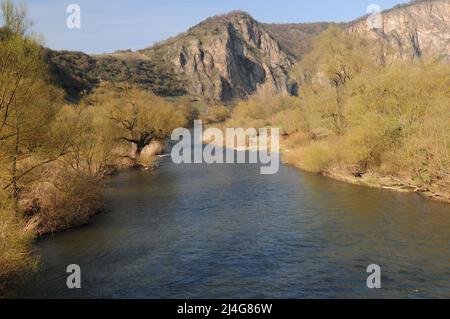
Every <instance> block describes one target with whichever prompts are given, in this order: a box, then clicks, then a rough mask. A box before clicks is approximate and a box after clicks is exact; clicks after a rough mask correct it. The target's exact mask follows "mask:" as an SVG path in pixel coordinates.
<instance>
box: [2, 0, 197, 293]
mask: <svg viewBox="0 0 450 319" xmlns="http://www.w3.org/2000/svg"><path fill="white" fill-rule="evenodd" d="M2 12H3V21H4V26H3V27H2V28H1V29H0V70H1V72H0V95H1V99H0V172H1V174H0V176H1V177H0V186H1V189H0V295H1V291H5V289H6V286H7V285H8V283H11V282H13V281H14V280H15V279H18V278H22V277H23V274H24V273H27V272H31V271H33V270H34V269H36V267H37V265H38V256H37V255H36V254H34V253H33V250H32V240H33V238H35V237H36V236H39V235H41V234H45V233H49V232H55V231H60V230H63V229H66V228H69V227H73V226H77V225H80V224H83V223H85V222H87V220H88V218H89V217H90V216H91V215H92V214H94V213H95V212H97V211H98V210H99V209H100V208H101V207H102V192H101V191H102V182H103V180H104V177H105V176H107V175H109V174H111V173H112V172H114V171H115V170H117V169H119V168H121V167H129V166H146V167H149V166H151V165H152V162H153V156H152V155H154V154H155V153H156V152H157V151H158V150H157V149H158V148H160V147H161V141H163V140H164V139H165V138H166V137H167V136H168V135H170V133H171V131H172V130H173V129H174V128H176V127H180V126H185V125H187V124H188V123H187V122H188V120H189V117H190V116H192V114H195V112H194V111H193V108H192V106H191V105H190V104H189V103H188V102H189V100H184V101H180V102H177V103H173V102H169V101H167V100H165V99H164V98H162V97H159V96H156V95H154V94H153V93H151V92H149V91H146V90H143V89H140V88H137V87H134V86H130V85H128V84H126V83H115V84H110V83H107V82H103V83H101V84H100V85H99V86H98V87H97V88H96V89H94V90H93V92H92V93H91V94H90V95H88V96H84V97H83V98H81V99H80V101H79V103H77V104H73V103H72V104H70V103H69V102H67V101H68V100H69V99H68V98H67V96H66V95H65V92H64V91H63V90H62V89H60V88H58V87H57V86H56V83H55V82H54V79H53V78H52V76H51V74H50V72H49V67H48V64H47V62H46V60H45V58H44V57H45V49H44V48H43V46H42V45H41V42H40V40H39V37H37V36H35V35H32V34H30V33H29V32H27V29H28V26H29V25H30V23H29V22H28V20H27V19H26V9H25V7H15V6H14V5H13V4H12V2H11V1H4V2H3V3H2Z"/></svg>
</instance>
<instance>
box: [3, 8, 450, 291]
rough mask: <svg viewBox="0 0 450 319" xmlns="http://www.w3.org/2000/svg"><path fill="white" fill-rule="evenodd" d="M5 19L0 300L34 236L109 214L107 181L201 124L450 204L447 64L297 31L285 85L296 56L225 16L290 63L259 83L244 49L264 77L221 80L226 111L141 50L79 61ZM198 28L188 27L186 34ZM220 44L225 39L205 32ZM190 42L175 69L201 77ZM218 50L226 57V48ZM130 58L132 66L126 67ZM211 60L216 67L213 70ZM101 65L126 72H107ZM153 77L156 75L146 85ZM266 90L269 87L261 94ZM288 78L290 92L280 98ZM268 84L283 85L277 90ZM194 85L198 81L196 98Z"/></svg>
mask: <svg viewBox="0 0 450 319" xmlns="http://www.w3.org/2000/svg"><path fill="white" fill-rule="evenodd" d="M2 11H3V21H4V26H3V27H2V28H1V29H0V172H1V174H0V187H1V188H0V296H1V291H2V290H3V291H5V289H6V288H7V287H6V286H7V285H8V284H10V283H11V282H14V280H16V279H19V278H22V277H23V274H24V273H27V272H32V271H33V270H35V269H36V268H37V267H38V261H39V258H38V256H37V255H36V254H35V253H33V245H32V242H33V239H34V238H36V237H37V236H40V235H42V234H45V233H49V232H55V231H60V230H64V229H67V228H69V227H74V226H77V225H80V224H83V223H86V222H87V221H88V219H89V217H90V216H91V215H92V214H94V213H95V212H97V211H98V210H99V209H101V207H102V205H103V203H102V201H103V200H102V184H103V181H104V178H105V177H106V176H108V175H110V174H111V173H113V172H115V171H116V170H118V169H120V168H122V167H132V166H133V167H151V166H152V165H153V161H154V157H153V156H152V155H153V154H155V153H156V152H157V151H158V149H159V148H161V147H162V146H161V144H162V142H163V141H164V139H165V138H166V137H167V136H169V135H170V132H171V131H172V130H173V129H174V128H176V127H180V126H190V125H191V124H192V123H193V120H194V119H197V118H200V119H202V120H203V121H204V123H205V124H214V125H217V123H222V122H224V124H223V125H224V126H227V127H243V128H246V127H255V128H262V127H279V128H280V133H282V135H283V143H282V146H284V159H285V160H286V161H287V162H288V163H291V164H293V165H296V166H298V167H300V168H302V169H304V170H307V171H311V172H316V173H322V174H325V175H330V176H332V177H335V178H339V179H343V180H346V181H350V182H354V183H364V184H366V185H371V186H374V187H390V188H397V189H406V190H416V191H419V192H422V193H424V194H427V195H429V196H431V197H434V198H436V199H441V200H450V195H449V189H450V116H449V115H450V91H449V88H450V66H449V65H448V64H445V63H441V62H440V61H439V60H438V59H435V60H431V59H430V58H428V59H416V60H414V61H406V60H403V61H401V60H398V59H395V58H394V56H395V52H392V54H391V52H389V49H387V48H385V47H383V46H382V45H381V44H380V42H379V41H375V40H372V39H369V38H366V36H365V35H364V33H349V32H346V31H345V30H344V29H343V28H341V27H340V26H339V25H333V24H320V25H317V26H314V25H313V26H301V27H300V26H299V27H298V28H299V30H300V31H301V32H304V33H306V35H305V34H303V33H301V34H300V36H301V38H302V39H303V38H306V39H307V40H308V41H307V43H306V44H301V45H300V44H298V46H296V47H294V48H292V52H295V53H296V56H297V57H301V60H300V61H299V62H298V63H296V65H295V67H294V68H293V69H292V70H291V71H290V74H289V76H290V80H289V81H288V80H287V79H286V78H285V75H286V74H285V73H287V70H288V69H289V68H290V67H291V65H293V63H291V58H290V57H289V56H288V55H287V54H286V53H284V52H282V51H281V49H280V48H279V47H278V46H277V45H276V42H275V41H274V40H273V39H272V38H269V35H266V33H265V31H264V30H263V29H262V28H260V26H259V25H258V24H257V22H256V21H254V20H253V19H250V18H249V17H248V16H247V15H245V14H243V13H235V14H233V15H231V16H226V17H219V18H216V19H213V20H210V21H209V23H207V26H210V25H211V26H214V28H212V30H213V32H216V31H217V30H218V31H217V32H219V31H220V30H221V28H216V24H217V25H219V26H220V23H221V22H222V20H225V22H227V21H228V22H230V21H231V22H232V23H234V24H235V25H236V26H238V25H240V22H241V20H240V19H243V20H242V21H247V22H248V23H247V24H246V25H247V26H249V30H259V31H260V32H253V33H255V34H256V33H257V34H260V35H261V36H262V37H263V38H264V39H265V41H267V43H269V44H273V45H270V46H268V47H270V48H272V49H273V52H272V53H273V54H274V55H275V56H277V57H278V58H279V60H280V61H281V62H280V65H285V66H286V67H285V68H281V69H282V71H283V72H281V71H280V72H278V75H277V76H276V77H275V78H274V80H272V81H271V80H270V78H269V77H267V76H266V75H267V74H266V75H264V77H263V76H262V75H263V73H264V72H262V70H263V69H264V68H265V67H266V63H265V62H264V63H262V62H261V63H260V66H258V65H259V64H258V65H254V64H252V63H249V61H253V60H251V59H252V58H254V56H258V57H260V56H264V54H262V53H264V52H263V51H262V50H263V48H262V47H261V48H260V47H259V46H257V47H256V49H257V50H256V49H254V48H253V47H254V44H252V42H251V41H250V42H249V43H247V44H248V45H249V48H253V49H252V50H253V51H255V50H256V51H255V52H256V53H255V52H253V51H252V50H247V51H248V52H250V53H251V54H250V53H249V54H248V57H247V58H248V59H247V58H245V59H244V60H243V61H241V62H242V63H244V62H245V63H244V64H245V65H249V67H250V66H251V68H250V69H251V70H250V71H252V70H253V73H255V74H256V75H258V81H257V82H255V83H251V85H250V87H245V86H244V87H243V88H239V83H241V82H242V83H244V84H245V83H247V81H241V77H245V76H246V74H253V73H252V72H246V73H245V72H244V73H243V74H240V73H239V74H238V75H239V76H237V80H236V79H234V80H233V77H229V78H230V79H229V80H230V81H231V82H233V81H234V82H235V83H234V82H233V83H234V84H236V83H237V84H236V86H233V90H237V93H236V92H234V93H233V90H231V87H230V88H228V89H227V87H228V86H227V85H228V84H227V85H225V86H224V88H225V89H227V90H225V91H226V92H228V93H230V92H232V93H233V94H231V93H230V94H228V93H227V94H223V92H219V91H217V92H216V91H214V90H209V91H208V90H205V91H204V92H203V90H200V91H202V92H201V93H203V94H205V96H206V97H208V96H207V95H206V94H210V95H211V96H212V97H214V96H220V97H222V98H223V99H222V101H221V102H227V103H230V105H226V106H223V105H219V106H206V105H202V104H201V102H200V101H198V99H199V96H198V95H195V94H194V95H195V97H194V98H192V97H191V96H179V95H182V94H184V93H185V92H184V89H183V88H182V82H179V81H178V80H177V78H176V77H172V76H171V72H172V71H171V70H168V68H162V67H160V65H159V64H158V63H156V62H155V61H153V60H152V61H153V62H152V63H153V64H150V62H149V61H147V60H148V58H146V59H143V60H140V59H141V55H142V52H141V53H139V54H138V53H127V52H125V53H121V59H122V58H123V59H122V60H123V61H122V60H121V59H118V57H117V56H118V55H117V54H115V55H111V56H110V55H107V56H106V57H97V58H96V59H97V61H94V59H92V58H91V57H89V56H87V55H85V54H82V53H68V52H60V53H58V54H57V53H55V52H53V53H52V52H51V53H49V50H48V49H45V48H44V47H43V46H42V42H41V40H39V37H37V36H36V35H33V34H30V33H29V32H28V31H27V30H28V27H29V25H30V23H29V22H28V20H27V19H26V10H25V8H23V7H15V6H14V5H12V2H11V1H4V2H3V5H2ZM200 26H201V25H200ZM250 27H251V28H250ZM285 27H286V26H285ZM285 27H283V26H272V32H271V33H273V34H278V33H280V32H281V33H283V32H282V30H283V28H285ZM291 27H292V26H289V28H291ZM326 27H327V30H326V31H324V32H322V31H323V30H324V29H325V28H326ZM311 28H312V29H311ZM310 29H311V30H310ZM236 30H240V29H239V28H237V27H236ZM277 30H281V31H277ZM308 30H309V31H308ZM194 31H195V32H194ZM200 31H201V30H200V29H199V27H197V28H194V29H193V31H192V30H191V32H190V33H189V37H191V36H195V35H196V34H197V33H199V32H200ZM244 31H245V30H244ZM263 31H264V32H263ZM320 32H322V33H321V34H320V35H319V36H316V34H317V33H320ZM247 33H248V34H253V33H252V32H244V34H243V35H242V36H241V35H239V32H232V33H230V39H231V40H232V41H231V40H230V41H231V42H232V43H240V41H246V40H245V39H247ZM236 35H239V37H236ZM216 38H218V39H220V38H221V37H212V39H213V40H214V39H216ZM313 38H314V39H315V40H314V41H313V43H312V44H311V43H310V41H311V40H312V39H313ZM182 39H185V37H182ZM174 41H175V40H174ZM256 42H257V43H258V41H256ZM174 43H175V42H174ZM213 43H216V42H213ZM283 43H284V46H288V47H289V46H290V45H293V44H296V41H289V39H286V41H283ZM172 44H173V43H172V42H170V41H169V43H165V44H164V45H159V46H158V45H157V46H156V47H155V48H153V49H151V50H150V51H149V52H150V53H151V54H150V53H149V52H147V51H148V50H147V51H144V53H145V52H147V53H149V54H150V55H152V54H154V55H156V57H157V58H162V56H163V55H164V54H163V53H164V51H161V52H162V53H161V54H159V53H160V52H159V51H158V50H162V49H165V48H166V47H170V48H172V47H173V48H178V46H179V45H178V44H177V43H175V44H173V45H172ZM250 44H251V45H250ZM198 45H199V44H198V43H197V42H195V46H194V48H193V49H192V50H191V51H192V52H190V51H189V52H185V53H186V55H184V56H185V58H186V59H187V58H189V59H187V60H186V61H184V60H183V59H181V58H180V59H181V60H182V61H184V62H183V63H181V62H180V63H181V64H180V70H181V71H179V72H182V73H183V72H184V73H186V74H190V72H191V71H192V72H194V71H195V72H197V68H190V65H191V64H194V62H195V61H196V57H197V55H196V54H194V53H195V52H196V51H195V50H194V49H195V47H196V46H198ZM221 45H222V44H221ZM223 45H225V44H223ZM201 47H202V50H203V51H205V50H206V51H207V49H208V47H207V46H206V45H201ZM225 47H227V46H225ZM240 47H241V46H239V45H236V48H240ZM212 48H215V46H212ZM218 48H219V49H220V50H219V51H220V52H222V51H223V50H222V49H221V48H222V46H219V47H218ZM203 51H201V52H203ZM174 52H175V51H174ZM157 53H158V54H157ZM191 53H192V54H191ZM266 53H267V52H266ZM227 54H230V55H234V54H237V53H236V52H227ZM122 55H123V57H122ZM130 55H133V59H132V60H127V59H126V58H129V56H130ZM135 55H136V57H135ZM238 55H239V54H238ZM65 56H67V57H68V58H67V59H65V58H64V57H65ZM239 56H240V55H239ZM74 57H75V58H74ZM203 57H204V58H205V57H208V56H207V55H205V54H204V55H203ZM218 57H219V56H218ZM71 59H72V60H71ZM91 59H92V61H91ZM261 59H262V58H261ZM261 59H260V60H261ZM85 60H86V61H85ZM204 60H205V61H206V62H208V61H209V60H208V59H206V58H205V59H204ZM210 60H211V61H209V62H210V65H211V66H213V65H215V63H213V60H212V59H210ZM231 60H232V61H234V59H231ZM247 60H249V61H247ZM256 60H257V61H259V60H258V59H256ZM262 60H264V61H265V59H262ZM61 61H63V62H64V63H63V62H61ZM74 61H75V62H77V63H79V64H81V66H82V67H80V68H79V65H78V64H77V63H75V62H74ZM80 61H81V62H83V63H81V62H80ZM99 61H100V62H101V63H100V62H99ZM111 61H114V63H110V62H111ZM189 61H191V62H189ZM205 61H204V62H205ZM227 61H228V60H227ZM57 62H58V63H57ZM71 62H74V63H71ZM84 62H86V63H84ZM119 62H120V63H119ZM122 62H123V63H122ZM224 63H225V62H224ZM73 64H74V65H75V66H74V65H73ZM91 64H96V67H97V69H95V68H94V69H93V70H91V71H92V72H91V73H92V74H91V73H89V72H84V71H83V70H84V69H89V68H90V67H91ZM55 65H58V66H59V68H56V67H55ZM205 65H207V63H206V64H205ZM119 66H120V68H119ZM186 66H187V67H186ZM288 67H289V68H288ZM108 68H113V69H114V70H116V69H118V70H119V71H120V72H119V73H117V72H109V69H108ZM205 68H206V67H205ZM135 69H136V70H139V72H138V73H136V72H135V71H134V70H135ZM159 69H163V71H158V70H159ZM223 69H226V70H228V69H233V68H229V67H228V66H227V67H224V68H223ZM237 69H239V68H237ZM281 69H280V70H281ZM74 70H76V71H77V72H75V71H74ZM80 70H81V71H80ZM193 70H194V71H193ZM78 71H80V72H78ZM82 71H83V72H84V73H83V72H82ZM94 71H95V72H94ZM144 71H145V72H144ZM169 71H170V72H169ZM285 71H286V72H285ZM127 72H130V73H133V74H134V77H131V78H130V77H129V74H128V73H127ZM195 72H194V73H193V74H195ZM78 73H80V74H78ZM110 73H111V74H118V75H117V76H116V77H113V76H111V74H110ZM184 73H183V74H184ZM68 74H69V75H70V76H68ZM264 74H265V73H264ZM98 75H101V76H98ZM147 75H151V76H152V77H155V78H151V79H150V80H149V79H148V78H147ZM235 75H236V74H235ZM94 78H95V79H94ZM100 78H101V79H103V81H102V80H100ZM217 78H218V79H219V78H220V77H217ZM127 79H132V81H131V80H130V81H128V80H127ZM94 80H95V81H94ZM204 80H205V79H204V78H201V77H200V78H199V81H200V82H202V81H204ZM109 81H111V82H109ZM123 81H126V82H123ZM208 81H210V80H209V79H208ZM84 82H86V83H88V84H86V85H84V84H83V83H84ZM144 82H149V83H150V84H151V85H148V86H145V85H143V83H144ZM288 82H289V83H288ZM80 83H81V84H80ZM226 83H228V82H226ZM242 83H241V84H242ZM262 83H265V84H267V85H264V86H263V87H261V86H260V84H262ZM295 83H296V84H297V85H298V90H291V89H289V90H288V89H287V88H288V87H289V88H294V87H295V85H292V86H291V84H295ZM147 84H148V83H147ZM193 84H198V83H193ZM200 84H201V83H200ZM271 84H272V85H271ZM273 84H275V86H277V85H278V86H280V87H284V86H283V85H284V84H286V85H287V87H286V89H283V90H281V91H280V90H276V89H274V88H273V86H274V85H273ZM282 84H283V85H282ZM78 86H79V87H78ZM201 87H202V86H201V85H197V86H195V85H194V87H192V88H190V91H191V92H190V93H191V94H193V93H192V92H194V93H195V92H197V91H199V90H198V88H201ZM151 88H153V92H155V93H157V94H161V95H170V96H171V97H170V98H163V97H160V96H157V95H155V94H154V93H152V92H150V91H149V90H148V89H151ZM217 88H220V86H217ZM256 88H258V93H256V94H253V95H252V96H250V97H248V98H246V99H245V100H241V101H236V100H233V101H231V102H230V101H229V99H225V98H224V97H227V98H231V97H234V96H240V97H245V96H247V95H250V94H251V93H253V92H254V91H255V90H256ZM188 91H189V90H188ZM210 91H211V92H210ZM167 92H171V94H165V93H167ZM226 92H225V93H226ZM280 92H281V93H280ZM288 92H290V93H297V94H296V96H291V95H289V94H288ZM79 93H82V94H79ZM86 93H88V94H86ZM238 93H239V94H238ZM193 100H195V102H194V103H193ZM209 100H215V101H216V102H217V99H214V98H211V97H210V98H209ZM216 102H214V103H216ZM233 103H234V104H233Z"/></svg>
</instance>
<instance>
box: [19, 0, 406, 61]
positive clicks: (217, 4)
mask: <svg viewBox="0 0 450 319" xmlns="http://www.w3.org/2000/svg"><path fill="white" fill-rule="evenodd" d="M14 2H16V3H20V2H22V1H20V0H14ZM400 2H402V1H401V0H340V1H336V0H239V1H238V0H128V1H126V0H28V1H26V3H27V5H28V12H29V16H30V18H32V19H33V20H34V23H35V25H34V27H33V31H35V32H37V33H41V34H43V35H44V38H45V44H46V45H47V46H48V47H50V48H52V49H58V50H59V49H66V50H79V51H84V52H87V53H104V52H112V51H115V50H118V49H133V50H136V49H141V48H144V47H148V46H150V45H151V44H153V43H154V42H158V41H161V40H163V39H165V38H167V37H170V36H173V35H176V34H178V33H180V32H183V31H185V30H186V29H187V28H189V27H190V26H193V25H195V24H197V23H198V22H200V21H202V20H203V19H205V18H207V17H209V16H212V15H215V14H221V13H225V12H228V11H231V10H237V9H239V10H244V11H247V12H248V13H250V14H251V15H252V16H253V17H255V18H256V19H257V20H259V21H262V22H278V23H283V22H317V21H336V22H342V21H350V20H352V19H355V18H357V17H360V16H362V15H364V14H365V13H366V8H367V6H368V5H370V4H373V3H376V4H378V5H379V6H380V7H381V8H382V9H383V10H384V9H388V8H391V7H392V6H394V5H395V4H398V3H400ZM403 2H406V0H405V1H403ZM72 3H75V4H78V5H79V6H80V7H81V28H80V29H69V28H67V27H66V19H67V17H68V16H69V13H66V8H67V6H68V5H69V4H72Z"/></svg>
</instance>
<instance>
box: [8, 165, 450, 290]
mask: <svg viewBox="0 0 450 319" xmlns="http://www.w3.org/2000/svg"><path fill="white" fill-rule="evenodd" d="M105 192H106V197H107V200H108V207H109V209H108V210H109V211H108V212H107V213H102V214H100V215H98V216H96V217H95V218H93V220H92V222H91V223H90V224H89V225H87V226H84V227H80V228H77V229H72V230H70V231H67V232H64V233H59V234H55V235H53V236H46V237H45V238H43V239H41V240H39V241H38V243H37V247H38V249H39V251H40V252H41V254H42V261H43V262H42V267H41V271H40V272H39V273H38V274H37V275H36V278H32V279H29V280H28V281H27V282H26V283H24V285H23V286H22V287H19V288H18V289H17V291H16V292H14V294H15V295H16V296H19V297H36V298H49V297H53V298H97V297H101V298H346V297H350V298H395V297H399V298H423V297H447V298H449V297H450V206H449V205H447V204H442V203H437V202H433V201H430V200H426V199H423V198H421V197H420V196H418V195H415V194H404V193H397V192H391V191H384V190H377V189H370V188H366V187H362V186H356V185H349V184H345V183H341V182H338V181H334V180H332V179H328V178H326V177H322V176H318V175H313V174H308V173H304V172H301V171H298V170H296V169H295V168H292V167H290V166H286V165H282V166H281V168H280V171H279V172H278V173H277V174H275V175H260V174H259V166H258V165H255V164H234V165H230V164H228V165H223V164H214V165H207V164H182V165H175V164H173V163H172V162H171V161H170V158H167V159H165V160H163V161H162V163H161V167H160V168H159V169H158V170H156V171H153V172H141V171H125V172H122V173H120V174H119V175H117V176H114V177H112V178H111V179H110V181H109V182H108V187H107V189H106V191H105ZM69 264H78V265H79V266H80V267H81V283H82V288H81V289H73V290H70V289H68V288H67V286H66V278H67V276H68V274H67V273H66V267H67V266H68V265H69ZM369 264H378V265H379V266H380V267H381V285H382V287H381V289H368V288H367V285H366V278H367V276H368V275H369V274H368V273H367V272H366V268H367V266H368V265H369Z"/></svg>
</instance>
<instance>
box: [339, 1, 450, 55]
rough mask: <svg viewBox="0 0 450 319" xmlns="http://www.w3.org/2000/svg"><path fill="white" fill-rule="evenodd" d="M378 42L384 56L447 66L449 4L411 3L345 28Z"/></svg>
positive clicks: (433, 2) (449, 32)
mask: <svg viewBox="0 0 450 319" xmlns="http://www.w3.org/2000/svg"><path fill="white" fill-rule="evenodd" d="M347 31H348V32H350V33H351V32H359V33H365V34H367V35H369V36H370V37H373V38H376V39H378V40H379V41H380V42H381V43H382V44H383V47H384V51H385V55H386V56H388V57H391V58H401V59H405V60H411V59H416V58H422V57H424V58H439V59H440V60H442V61H445V62H450V1H449V0H428V1H413V2H412V3H410V4H406V5H400V6H397V7H394V8H393V9H391V10H388V11H385V12H383V13H381V14H380V16H379V18H377V17H373V18H372V19H370V18H369V17H363V18H361V19H359V20H357V21H355V22H353V23H350V25H349V26H348V27H347Z"/></svg>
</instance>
